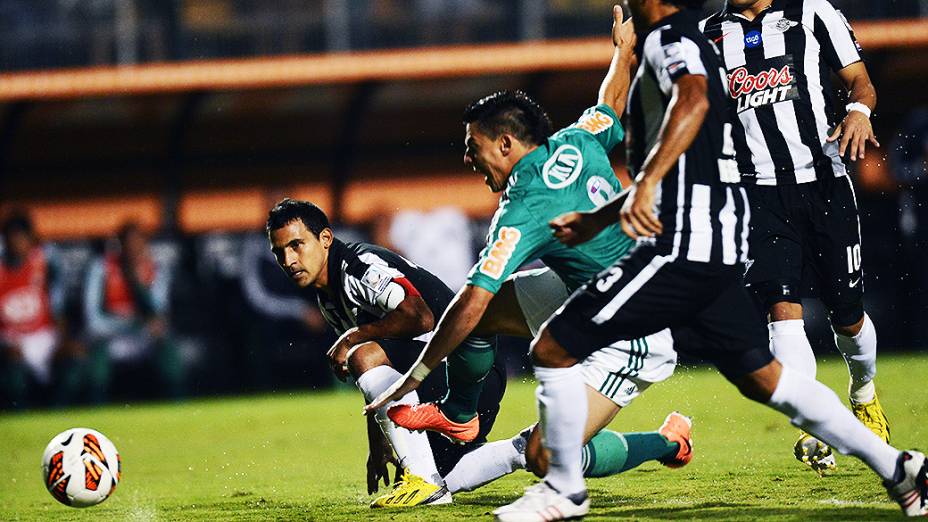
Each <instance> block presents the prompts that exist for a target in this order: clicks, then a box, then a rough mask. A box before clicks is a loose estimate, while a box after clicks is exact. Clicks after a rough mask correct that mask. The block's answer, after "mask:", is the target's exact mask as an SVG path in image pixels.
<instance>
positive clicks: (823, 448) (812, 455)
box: [793, 431, 838, 477]
mask: <svg viewBox="0 0 928 522" xmlns="http://www.w3.org/2000/svg"><path fill="white" fill-rule="evenodd" d="M793 454H795V455H796V460H798V461H799V462H802V463H803V464H806V465H808V466H809V467H810V468H812V469H813V470H815V472H816V473H818V476H820V477H821V476H823V475H825V472H826V471H834V470H835V468H837V467H838V466H837V464H836V463H835V455H834V453H833V452H832V451H831V448H830V447H829V446H828V445H827V444H825V443H824V442H822V441H820V440H818V439H816V438H815V437H813V436H812V435H809V434H808V433H806V432H804V431H800V432H799V440H797V441H796V445H795V446H794V447H793Z"/></svg>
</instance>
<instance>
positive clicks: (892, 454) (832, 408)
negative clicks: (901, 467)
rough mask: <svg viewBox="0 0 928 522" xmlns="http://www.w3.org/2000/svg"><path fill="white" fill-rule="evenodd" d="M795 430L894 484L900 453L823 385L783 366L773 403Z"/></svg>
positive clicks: (769, 403)
mask: <svg viewBox="0 0 928 522" xmlns="http://www.w3.org/2000/svg"><path fill="white" fill-rule="evenodd" d="M767 405H768V406H770V407H771V408H773V409H775V410H777V411H779V412H780V413H783V414H784V415H786V416H787V417H789V420H790V422H792V423H793V425H794V426H797V427H799V428H802V429H803V430H805V431H806V432H808V433H811V434H812V435H814V436H815V437H816V438H817V439H819V440H821V441H822V442H824V443H826V444H828V445H829V446H831V447H832V448H834V449H836V450H838V451H839V452H841V453H843V454H845V455H853V456H855V457H858V458H860V459H861V460H863V461H864V462H865V463H866V464H867V465H868V466H870V467H871V468H872V469H873V471H875V472H876V474H877V475H879V476H880V477H881V478H882V479H883V480H891V479H892V478H893V473H894V472H895V470H896V458H897V457H898V456H899V450H897V449H895V448H893V447H892V446H890V445H888V444H886V443H885V442H883V441H882V440H881V439H880V438H879V437H877V436H876V435H874V433H873V432H872V431H870V430H869V429H867V428H866V426H864V425H863V424H861V423H860V421H858V420H857V419H856V418H854V415H853V414H852V413H851V412H850V410H848V409H847V408H845V407H844V405H843V404H841V400H840V399H838V396H837V395H835V393H834V392H833V391H831V389H830V388H828V387H827V386H825V385H824V384H822V383H820V382H818V381H815V380H813V379H811V378H809V377H806V376H804V375H802V374H801V373H800V372H798V371H796V370H794V369H792V368H790V367H789V366H783V372H782V373H781V374H780V381H779V382H778V383H777V387H776V390H775V391H774V392H773V396H772V397H770V401H769V402H768V403H767Z"/></svg>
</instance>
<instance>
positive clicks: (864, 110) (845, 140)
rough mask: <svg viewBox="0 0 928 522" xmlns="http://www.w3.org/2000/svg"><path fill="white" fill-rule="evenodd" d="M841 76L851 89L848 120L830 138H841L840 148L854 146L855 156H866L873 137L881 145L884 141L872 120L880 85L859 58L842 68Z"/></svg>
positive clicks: (874, 141) (852, 153)
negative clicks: (875, 129)
mask: <svg viewBox="0 0 928 522" xmlns="http://www.w3.org/2000/svg"><path fill="white" fill-rule="evenodd" d="M838 77H839V78H841V81H842V82H843V83H844V87H845V88H847V91H848V111H847V116H845V117H844V120H843V121H842V122H841V123H839V124H838V126H837V127H835V130H834V132H833V133H831V136H829V137H828V141H829V142H834V141H836V140H838V138H840V139H841V141H840V143H839V145H840V147H839V149H838V152H839V153H840V154H841V155H842V156H844V153H845V152H847V151H848V150H850V158H851V160H857V159H863V158H864V153H865V151H866V148H867V142H868V141H869V142H870V143H871V144H873V146H875V147H879V146H880V142H878V141H877V139H876V134H874V133H873V125H871V124H870V114H869V113H870V112H872V111H873V110H874V109H876V89H875V88H874V87H873V83H872V82H871V81H870V74H869V73H868V72H867V66H866V65H864V63H863V62H856V63H852V64H851V65H848V66H847V67H845V68H843V69H841V70H840V71H838Z"/></svg>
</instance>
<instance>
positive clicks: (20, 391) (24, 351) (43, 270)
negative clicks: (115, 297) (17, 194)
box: [0, 211, 83, 408]
mask: <svg viewBox="0 0 928 522" xmlns="http://www.w3.org/2000/svg"><path fill="white" fill-rule="evenodd" d="M2 232H3V246H4V249H3V258H2V261H0V355H2V360H0V368H2V383H3V384H2V386H3V392H4V399H5V400H4V403H3V404H2V406H4V407H6V406H13V407H17V408H19V407H23V406H26V405H28V404H29V403H30V402H32V401H34V400H35V399H36V398H37V394H36V393H35V391H36V390H37V389H43V388H44V389H51V388H53V385H52V381H53V362H54V359H55V356H56V355H58V356H59V358H60V359H62V360H63V361H64V360H70V359H72V358H73V357H76V356H79V355H80V354H81V352H82V351H83V350H82V348H81V346H80V345H79V344H78V343H76V342H74V341H73V340H72V339H71V338H70V336H69V335H68V331H67V325H66V321H65V320H64V318H63V314H62V311H63V309H64V292H63V288H62V285H61V284H59V281H58V278H57V275H58V274H59V271H58V270H56V268H55V265H54V258H55V256H54V254H53V253H52V252H50V251H49V250H47V249H43V248H42V246H41V245H40V243H39V240H38V238H37V237H36V234H35V230H34V228H33V224H32V220H31V219H30V218H29V216H28V215H27V214H26V213H25V212H21V211H14V212H13V213H11V214H10V215H9V216H8V217H7V219H6V220H5V221H4V223H3V227H2ZM55 384H56V386H54V388H55V389H54V391H55V393H56V402H63V401H65V400H67V399H68V398H69V397H70V396H71V393H69V392H72V391H74V390H73V388H74V385H75V382H74V380H73V379H72V375H71V374H70V372H67V373H66V374H65V375H63V376H62V378H61V379H59V382H57V383H55Z"/></svg>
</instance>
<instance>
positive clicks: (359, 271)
mask: <svg viewBox="0 0 928 522" xmlns="http://www.w3.org/2000/svg"><path fill="white" fill-rule="evenodd" d="M326 270H328V277H329V289H330V291H331V295H330V294H327V293H326V292H317V294H316V295H317V298H318V300H319V309H320V310H321V311H322V316H323V317H325V320H326V322H328V323H329V326H331V327H332V328H333V329H334V330H335V331H336V332H337V333H338V334H339V335H341V334H343V333H344V332H345V331H346V330H348V329H350V328H353V327H356V326H360V325H362V324H368V323H372V322H375V321H379V320H380V319H382V318H383V317H384V316H386V315H387V314H389V313H390V312H392V311H393V310H395V309H396V307H397V306H399V304H400V303H401V302H403V299H405V298H406V296H407V295H419V296H421V297H422V299H423V300H424V301H425V302H426V304H427V305H428V307H429V309H430V310H431V311H432V314H433V315H434V316H435V319H436V321H437V320H438V318H440V317H441V316H442V314H443V313H444V312H445V308H447V307H448V304H449V303H450V302H451V299H452V298H453V297H454V292H452V291H451V289H450V288H448V287H447V286H446V285H445V284H444V283H443V282H441V280H439V279H438V278H437V277H435V276H434V275H432V274H431V273H430V272H428V271H427V270H425V269H423V268H420V267H418V266H416V265H415V264H413V263H412V262H410V261H407V260H406V259H405V258H403V257H402V256H400V255H398V254H396V253H394V252H391V251H390V250H387V249H386V248H382V247H379V246H375V245H371V244H367V243H342V242H341V241H338V240H335V241H334V242H333V243H332V246H331V248H330V249H329V259H328V264H327V266H326ZM431 335H432V333H431V332H428V333H425V334H422V335H420V336H419V337H416V340H420V341H426V342H427V341H428V340H429V339H430V338H431Z"/></svg>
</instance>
